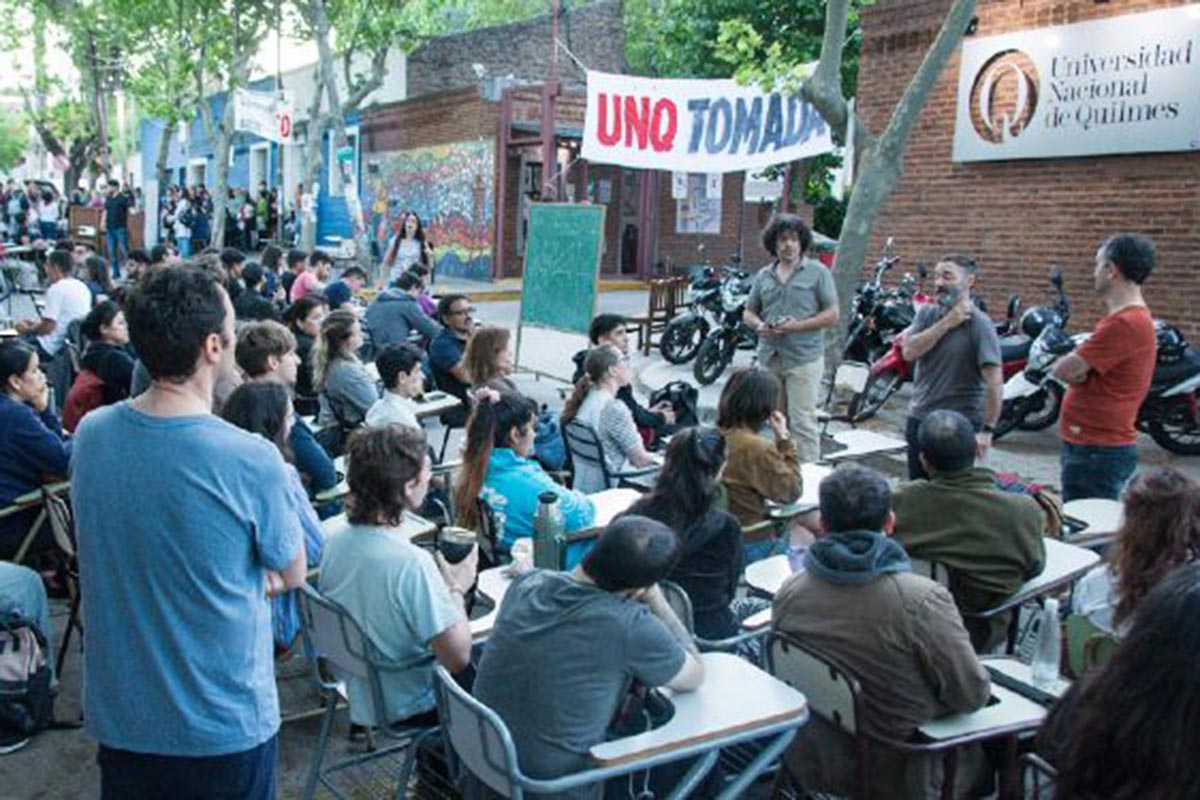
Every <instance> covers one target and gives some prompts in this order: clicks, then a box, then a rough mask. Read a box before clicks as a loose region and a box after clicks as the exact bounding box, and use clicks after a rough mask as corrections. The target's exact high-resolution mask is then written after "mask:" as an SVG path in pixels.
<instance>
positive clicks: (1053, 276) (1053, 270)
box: [1050, 264, 1063, 289]
mask: <svg viewBox="0 0 1200 800" xmlns="http://www.w3.org/2000/svg"><path fill="white" fill-rule="evenodd" d="M1062 276H1063V268H1062V266H1061V265H1060V264H1055V265H1054V266H1052V267H1050V282H1051V283H1053V284H1054V285H1055V286H1056V287H1058V288H1059V289H1061V288H1062V282H1063V278H1062Z"/></svg>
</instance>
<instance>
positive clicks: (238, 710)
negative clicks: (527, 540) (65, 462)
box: [71, 268, 307, 800]
mask: <svg viewBox="0 0 1200 800" xmlns="http://www.w3.org/2000/svg"><path fill="white" fill-rule="evenodd" d="M125 314H126V316H127V317H128V320H129V331H130V336H131V338H132V340H133V344H134V346H135V347H136V348H137V352H138V354H139V355H140V356H141V359H142V363H143V364H144V365H145V367H146V369H147V371H148V372H149V374H150V377H151V380H152V385H151V387H150V389H148V390H147V391H146V392H145V393H144V394H142V395H140V396H138V397H137V398H135V399H133V400H130V401H125V402H122V403H118V404H116V405H112V406H107V407H105V408H101V409H97V410H96V411H94V412H92V413H91V414H89V415H88V416H87V417H86V418H85V419H84V420H83V422H82V424H81V425H80V426H79V430H78V432H77V434H76V437H75V452H74V455H73V461H72V465H71V472H72V478H71V495H72V501H73V505H74V509H75V521H76V530H77V532H78V537H79V572H80V583H81V586H82V589H83V604H84V607H85V608H87V625H86V626H85V627H84V650H85V652H86V653H87V658H85V659H84V683H85V684H86V686H87V691H86V692H85V695H84V718H85V719H86V720H87V729H88V732H89V733H90V734H91V735H92V736H94V737H95V738H96V739H97V740H99V743H100V751H99V755H98V758H97V760H98V762H99V765H100V796H101V798H102V800H104V799H105V798H124V797H155V796H161V795H162V793H163V791H164V789H163V787H167V786H169V787H170V790H169V794H170V795H171V797H173V798H207V797H212V796H213V787H218V786H219V787H221V790H222V793H223V795H224V796H228V797H238V798H243V799H245V798H254V799H255V800H258V799H259V798H261V799H262V800H268V798H274V797H275V789H276V787H275V754H276V737H277V733H278V731H279V700H278V697H277V695H276V691H275V668H274V659H273V649H272V637H271V605H270V602H269V601H268V593H269V592H270V593H274V592H278V591H282V590H284V589H285V588H296V587H299V586H301V585H302V584H303V583H304V578H305V569H306V565H307V564H306V555H305V551H304V540H303V533H302V531H301V527H300V523H299V520H298V518H297V516H296V514H295V511H294V508H293V504H292V499H291V495H290V493H289V489H288V487H289V481H288V474H287V468H286V464H285V463H284V461H283V458H282V457H281V456H280V455H279V452H278V451H277V450H276V449H275V447H274V446H273V445H272V444H271V443H270V442H267V441H265V440H263V439H262V437H259V436H255V435H254V434H250V433H247V432H245V431H242V430H239V429H238V428H235V427H234V426H233V425H230V424H229V423H227V422H224V421H222V420H220V419H218V418H216V417H215V416H213V414H212V404H213V389H214V387H215V386H216V385H217V384H218V382H221V381H226V380H228V379H229V378H230V376H231V375H233V374H234V372H235V368H234V361H233V355H234V335H233V306H232V304H231V303H230V301H229V295H228V294H227V293H226V291H225V289H224V288H223V287H222V286H221V285H220V284H219V283H218V282H217V281H216V280H215V279H214V278H213V277H211V276H210V275H208V274H206V273H204V272H201V271H199V270H196V269H191V268H180V269H167V270H158V271H156V272H154V273H152V274H151V275H149V276H148V277H146V278H145V279H144V280H143V281H142V282H141V283H140V284H139V285H138V286H137V287H135V288H134V289H133V290H132V291H131V292H130V294H129V298H128V300H127V303H126V306H125ZM114 486H120V487H127V489H128V490H127V491H113V487H114ZM130 491H133V492H135V497H134V498H133V499H134V500H135V501H134V502H131V495H130V494H129V492H130Z"/></svg>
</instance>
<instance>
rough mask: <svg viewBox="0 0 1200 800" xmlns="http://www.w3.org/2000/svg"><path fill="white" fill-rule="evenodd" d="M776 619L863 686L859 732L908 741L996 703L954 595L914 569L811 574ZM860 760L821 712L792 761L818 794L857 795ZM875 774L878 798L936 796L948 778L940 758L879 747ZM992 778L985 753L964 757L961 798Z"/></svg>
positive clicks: (787, 588) (789, 593) (958, 787)
mask: <svg viewBox="0 0 1200 800" xmlns="http://www.w3.org/2000/svg"><path fill="white" fill-rule="evenodd" d="M810 555H811V551H810ZM772 618H773V619H774V620H775V625H776V626H777V627H778V628H779V629H780V630H783V631H785V632H787V633H790V634H792V635H793V636H795V637H796V638H797V639H799V640H800V641H801V642H805V643H808V644H810V645H811V646H812V647H813V648H815V649H817V650H820V651H821V652H823V653H824V654H825V655H827V656H828V657H829V658H831V659H833V660H835V661H837V662H838V663H839V664H840V665H841V666H842V667H843V668H844V669H846V670H848V671H849V672H850V673H851V674H852V675H853V676H854V677H855V678H857V679H858V682H859V685H860V687H861V691H862V695H863V703H864V706H865V708H864V711H863V718H862V719H861V720H859V729H860V730H861V731H865V732H867V733H869V734H872V735H874V736H877V737H885V738H888V739H901V740H903V739H908V738H910V737H911V736H912V734H913V733H914V731H915V730H916V728H917V727H918V726H920V725H922V724H924V723H925V722H927V721H929V720H931V719H934V718H936V717H940V716H945V715H947V714H952V713H956V712H969V711H973V710H975V709H978V708H980V707H982V706H983V704H984V703H986V702H987V700H988V697H989V696H990V684H991V681H990V679H989V677H988V673H987V671H986V670H985V669H984V667H983V666H982V665H981V664H980V663H979V661H978V660H977V659H976V657H975V652H974V651H973V650H972V649H971V642H970V639H969V638H968V637H967V632H966V630H965V629H964V628H963V623H962V618H961V617H959V614H958V610H957V609H956V608H955V606H954V601H953V599H951V597H950V593H949V592H948V591H946V589H945V588H943V587H942V586H940V585H938V584H937V583H934V582H933V581H931V580H927V579H926V578H922V577H920V576H919V575H914V574H912V573H911V572H896V573H889V574H883V575H880V576H879V577H877V578H875V579H874V580H871V581H869V582H867V583H834V582H832V581H829V580H825V579H822V578H819V577H817V576H816V575H814V574H813V572H812V571H811V569H810V571H808V572H804V573H798V574H797V575H795V576H793V577H792V578H791V579H789V580H788V582H787V583H786V584H784V586H783V588H782V589H781V590H780V591H779V593H778V594H777V595H776V596H775V602H774V606H773V609H772ZM855 754H856V750H855V748H854V745H853V741H852V740H851V739H850V737H849V736H847V735H846V734H845V733H844V732H842V731H841V730H840V729H839V728H837V727H835V726H834V725H833V724H832V723H829V722H826V721H825V720H823V719H821V718H818V717H816V716H815V715H814V717H813V719H812V721H811V722H810V723H809V725H808V727H807V728H806V733H804V735H802V736H800V737H798V738H797V740H796V742H795V743H794V744H793V746H792V748H791V749H790V750H789V751H788V753H787V755H786V759H787V762H788V765H789V767H790V768H791V769H792V770H793V771H794V773H795V774H796V775H798V776H800V777H801V779H802V780H803V781H804V783H805V786H806V787H807V788H808V789H810V790H811V791H818V792H834V793H837V794H841V795H847V796H852V795H854V793H855V792H856V789H857V787H856V784H855V775H856V770H855V763H856V762H855ZM867 770H868V774H869V775H870V780H871V785H872V787H873V789H874V792H875V796H876V797H889V798H895V800H925V798H936V797H937V796H938V793H939V790H940V788H941V783H942V779H943V775H942V771H941V767H940V762H939V761H938V759H936V758H929V757H920V756H917V757H912V756H908V755H905V754H902V753H898V752H897V751H895V750H890V749H885V748H882V747H873V748H871V750H870V758H869V760H868V764H867ZM987 774H988V773H987V770H986V766H985V764H984V763H983V760H982V759H981V758H980V757H979V753H977V752H974V751H966V752H963V753H960V757H959V770H958V780H957V781H956V782H955V796H956V797H957V796H960V794H961V793H963V792H969V791H970V790H971V789H972V787H973V786H974V785H975V782H976V781H978V780H980V779H981V777H982V778H983V779H984V780H986V776H987ZM972 796H974V795H972Z"/></svg>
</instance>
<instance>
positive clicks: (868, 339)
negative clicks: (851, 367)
mask: <svg viewBox="0 0 1200 800" xmlns="http://www.w3.org/2000/svg"><path fill="white" fill-rule="evenodd" d="M891 248H892V239H891V238H890V237H889V238H888V240H887V244H885V245H884V246H883V256H882V257H881V258H880V259H879V261H877V262H876V263H875V274H874V277H873V278H872V279H871V280H869V281H865V282H864V283H862V284H860V285H859V287H858V289H857V290H855V292H854V316H853V318H852V319H851V320H850V324H849V325H848V326H846V343H845V345H844V346H843V347H842V360H843V361H857V362H859V363H862V364H873V363H874V362H875V361H876V360H878V359H879V358H881V357H882V356H883V354H884V353H886V352H887V351H888V348H889V347H890V346H891V340H892V338H893V337H894V336H895V335H896V334H897V333H899V332H900V331H902V330H904V329H905V328H907V327H908V326H909V325H911V324H912V321H913V316H914V314H915V311H914V309H913V296H914V294H915V283H914V281H913V279H912V277H911V276H905V279H904V281H902V282H901V285H900V286H899V287H898V288H895V289H886V288H884V286H883V276H884V273H886V272H887V271H888V270H890V269H891V268H892V267H894V266H896V264H898V263H899V262H900V258H899V257H898V256H891V255H888V253H889V252H890V251H891ZM918 270H919V272H920V275H921V278H922V279H924V277H925V268H924V266H919V267H918Z"/></svg>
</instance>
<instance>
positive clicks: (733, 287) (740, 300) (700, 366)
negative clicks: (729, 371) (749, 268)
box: [692, 279, 758, 386]
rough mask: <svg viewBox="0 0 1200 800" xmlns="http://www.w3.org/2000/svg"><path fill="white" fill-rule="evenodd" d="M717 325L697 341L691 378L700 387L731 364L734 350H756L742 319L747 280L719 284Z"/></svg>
mask: <svg viewBox="0 0 1200 800" xmlns="http://www.w3.org/2000/svg"><path fill="white" fill-rule="evenodd" d="M720 294H721V316H720V325H719V326H718V327H716V328H714V329H713V330H712V331H710V332H709V333H708V335H707V336H705V337H704V341H702V342H700V348H699V349H698V350H697V351H696V363H695V364H693V365H692V375H693V376H695V378H696V382H697V383H699V384H700V385H701V386H707V385H709V384H710V383H712V382H713V381H715V380H716V379H717V378H719V377H721V373H722V372H724V371H725V368H726V367H728V366H729V364H730V363H731V362H732V361H733V354H734V353H735V352H737V351H738V350H753V349H755V348H756V347H758V334H757V333H755V332H754V331H753V330H752V329H751V328H750V326H749V325H747V324H746V323H745V321H744V320H743V319H742V315H743V313H744V312H745V310H746V298H747V297H748V296H749V280H748V279H742V280H740V281H727V282H726V283H724V284H722V286H721V289H720Z"/></svg>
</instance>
